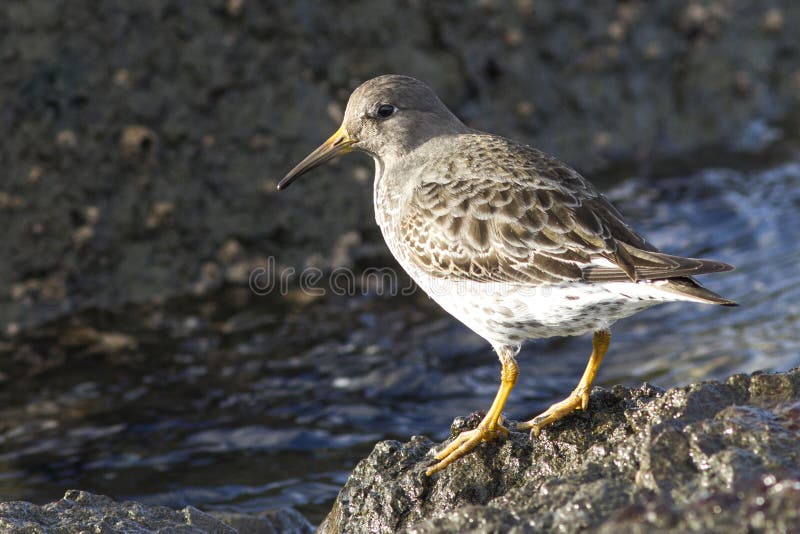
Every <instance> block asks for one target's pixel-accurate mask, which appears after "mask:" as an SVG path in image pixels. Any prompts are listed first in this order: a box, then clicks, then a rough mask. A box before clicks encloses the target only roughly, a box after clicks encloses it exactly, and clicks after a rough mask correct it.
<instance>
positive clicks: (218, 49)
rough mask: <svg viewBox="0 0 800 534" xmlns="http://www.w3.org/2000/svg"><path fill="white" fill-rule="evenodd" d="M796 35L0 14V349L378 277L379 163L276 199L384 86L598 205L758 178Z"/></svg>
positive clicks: (700, 9)
mask: <svg viewBox="0 0 800 534" xmlns="http://www.w3.org/2000/svg"><path fill="white" fill-rule="evenodd" d="M799 23H800V5H798V4H797V2H793V1H791V0H784V1H777V0H776V1H772V2H749V1H744V0H738V1H737V0H716V1H674V0H668V1H656V2H649V1H648V2H643V1H629V2H622V1H621V2H616V1H603V2H590V3H587V2H583V1H575V0H567V1H555V0H553V1H541V0H536V1H534V0H516V1H514V2H494V1H491V0H480V1H473V2H457V3H455V2H423V1H410V0H407V1H403V2H397V3H395V2H375V1H355V2H351V1H347V2H325V3H318V2H312V1H306V2H304V1H300V2H256V1H247V0H220V1H216V2H213V1H212V2H200V3H195V2H183V1H178V0H175V1H170V0H158V1H155V0H152V1H143V2H118V1H102V2H95V1H88V0H86V1H80V0H70V1H68V0H24V1H22V0H19V1H18V0H8V1H5V2H3V5H2V7H0V67H1V68H0V127H2V131H3V132H4V136H3V142H2V143H0V164H2V172H1V173H0V224H1V225H2V227H3V228H4V239H2V240H0V326H2V329H4V330H6V331H11V332H12V333H13V332H14V331H16V330H17V329H20V328H25V327H27V326H29V325H35V324H37V323H40V322H41V321H43V320H46V319H49V318H52V317H55V316H58V315H61V314H65V313H70V312H72V311H74V310H76V309H80V308H85V307H107V306H116V305H119V304H121V303H125V302H130V301H146V300H148V299H153V298H164V297H167V296H170V295H175V294H182V293H186V292H198V291H199V292H202V291H205V290H208V289H210V288H213V287H215V286H217V285H219V284H220V283H221V282H222V281H224V280H226V279H233V280H234V281H236V282H241V281H242V279H245V278H246V276H247V273H248V266H249V264H248V263H247V262H248V261H249V263H258V262H259V261H260V260H261V259H262V258H264V257H266V256H276V257H277V258H278V259H279V260H280V262H282V263H283V264H285V265H294V266H300V265H304V264H318V265H323V266H330V265H341V264H343V263H348V262H352V261H354V260H357V259H358V258H359V257H360V256H363V255H365V254H368V255H374V254H377V255H379V256H387V255H388V253H387V251H386V250H385V249H384V248H383V245H382V242H381V240H380V236H379V233H378V231H377V229H376V227H375V225H374V223H373V216H372V207H371V202H370V200H371V176H372V163H371V161H369V160H367V159H366V158H365V157H354V158H350V159H351V161H347V162H343V163H342V164H341V165H340V166H339V167H336V166H332V167H329V168H326V169H320V170H319V171H317V172H316V173H315V174H314V175H313V176H309V177H307V179H305V180H304V182H305V183H304V184H303V185H302V186H301V187H297V188H293V189H292V190H290V191H289V192H287V193H285V194H282V195H280V196H279V195H278V193H277V192H276V191H275V184H276V181H277V180H279V179H280V177H281V176H282V175H283V173H284V172H285V171H286V170H287V169H289V168H290V167H291V165H292V163H293V162H295V161H297V160H298V158H300V157H301V156H303V155H304V154H305V153H306V152H308V151H309V150H310V149H311V148H313V147H315V146H316V145H317V144H318V143H319V142H321V141H322V140H324V139H325V138H326V137H327V136H328V135H329V134H330V133H331V132H332V131H333V130H334V129H335V128H336V127H337V125H338V121H339V119H340V117H341V115H342V111H343V107H344V105H345V104H346V101H347V96H348V95H349V93H350V91H351V90H352V89H353V88H354V87H356V86H357V85H358V84H359V83H360V82H362V81H364V80H365V79H368V78H370V77H372V76H375V75H378V74H383V73H389V72H396V73H404V74H410V75H413V76H417V77H419V78H421V79H423V80H426V81H427V82H428V83H429V84H430V85H431V86H433V87H434V88H435V90H436V91H437V92H439V94H440V95H441V97H442V99H443V100H444V101H445V102H446V103H447V104H448V105H449V106H450V107H451V108H452V109H453V110H454V111H455V112H456V113H457V114H458V115H459V116H460V117H462V118H463V119H464V120H465V121H466V122H467V123H468V124H470V125H471V126H473V127H476V128H479V129H484V130H488V131H492V132H497V133H501V134H504V135H507V136H511V137H514V138H518V139H523V140H526V141H528V142H530V143H531V144H534V145H535V146H537V147H539V148H541V149H543V150H545V151H549V152H551V153H553V154H555V155H557V156H559V157H560V158H561V159H563V160H565V161H568V162H570V163H571V164H573V165H574V166H576V167H577V168H578V169H579V170H581V171H583V172H584V173H586V174H587V175H588V176H591V177H592V178H594V179H595V180H599V181H601V182H602V179H601V178H603V177H607V176H613V175H615V174H616V175H619V174H620V173H624V172H636V173H642V174H651V173H659V172H665V170H669V171H670V172H674V171H675V169H676V168H678V167H680V168H686V167H697V166H703V165H710V164H720V163H725V162H727V161H729V160H730V159H732V158H733V159H741V158H752V157H754V156H758V157H761V156H762V155H763V154H764V153H765V152H769V150H770V149H771V148H773V147H774V145H775V144H778V143H781V142H783V141H786V140H787V139H794V140H796V138H797V133H798V125H799V124H800V111H799V110H800V34H798V33H797V32H796V31H794V29H796V28H797V27H798V24H799ZM664 162H668V164H665V163H664ZM242 262H245V264H242ZM262 263H263V262H262Z"/></svg>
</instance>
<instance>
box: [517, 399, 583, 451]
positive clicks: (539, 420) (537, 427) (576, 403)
mask: <svg viewBox="0 0 800 534" xmlns="http://www.w3.org/2000/svg"><path fill="white" fill-rule="evenodd" d="M588 407H589V388H583V387H578V388H576V389H575V391H573V392H572V393H570V395H569V397H567V398H566V399H564V400H562V401H559V402H556V403H555V404H552V405H551V406H550V407H549V408H548V409H547V410H545V411H544V412H542V413H541V414H539V415H537V416H536V417H534V418H533V419H531V420H530V421H525V422H524V423H519V424H518V425H517V429H518V430H527V429H530V430H531V439H534V438H538V437H539V433H540V432H541V431H542V429H543V428H544V427H546V426H548V425H552V424H553V423H555V422H556V421H559V420H561V419H563V418H564V417H566V416H568V415H569V414H571V413H572V412H574V411H575V410H585V409H586V408H588Z"/></svg>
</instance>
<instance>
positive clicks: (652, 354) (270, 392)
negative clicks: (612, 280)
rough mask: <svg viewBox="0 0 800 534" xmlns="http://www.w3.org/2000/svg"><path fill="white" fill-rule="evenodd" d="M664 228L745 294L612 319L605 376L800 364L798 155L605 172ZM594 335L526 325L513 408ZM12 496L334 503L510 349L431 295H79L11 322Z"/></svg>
mask: <svg viewBox="0 0 800 534" xmlns="http://www.w3.org/2000/svg"><path fill="white" fill-rule="evenodd" d="M608 195H609V196H610V197H611V198H612V200H613V201H614V202H615V203H616V204H617V205H618V207H620V209H621V210H622V211H623V213H625V214H626V216H627V218H628V219H629V220H631V221H634V222H635V225H636V226H637V228H639V229H640V230H641V231H643V232H644V233H645V235H647V236H648V237H649V238H650V240H651V241H652V242H654V243H655V244H656V245H657V246H659V247H661V248H663V249H665V250H667V251H669V252H671V253H674V254H683V255H688V256H707V257H713V258H715V259H719V260H723V261H726V262H729V263H732V264H734V265H736V266H737V270H736V271H734V272H733V273H727V274H723V275H717V276H711V277H704V279H703V280H704V282H705V283H706V284H707V285H708V286H709V287H710V288H712V289H714V290H715V291H717V292H719V293H721V294H723V295H725V296H727V297H730V298H733V299H735V300H737V301H739V302H740V303H741V306H740V307H739V308H733V309H731V308H721V307H713V306H702V305H693V304H673V305H665V306H660V307H657V308H654V309H650V310H648V311H646V312H644V313H641V314H639V315H637V316H634V317H632V318H630V319H627V320H624V321H621V322H620V323H617V326H616V328H615V331H614V339H613V341H612V346H611V351H610V352H609V355H608V357H607V358H606V362H605V363H604V366H603V368H602V369H601V372H600V376H599V380H598V383H599V384H605V385H609V384H615V383H625V384H637V383H640V382H642V381H644V380H648V381H651V382H654V383H656V384H659V385H661V386H665V387H668V386H673V385H676V384H683V383H687V382H690V381H695V380H699V379H705V378H721V377H724V376H726V375H729V374H731V373H736V372H752V371H755V370H759V369H766V370H785V369H789V368H791V367H793V366H796V365H798V364H800V333H798V329H797V324H798V318H800V267H798V265H800V247H798V242H800V164H798V163H789V164H784V165H781V166H777V167H775V168H772V169H769V170H766V171H759V172H739V171H733V170H727V169H708V170H703V171H701V172H698V173H697V174H694V175H691V176H684V177H676V178H672V179H661V180H658V181H657V182H648V181H643V180H639V179H636V178H632V179H629V180H626V181H625V182H623V183H621V184H618V185H617V186H616V187H614V188H612V189H611V190H610V191H608ZM589 346H590V342H589V339H588V337H586V338H569V339H554V340H542V341H539V342H535V343H531V344H529V345H528V346H526V347H525V348H524V349H523V352H522V354H521V356H520V364H521V377H520V381H519V383H518V386H517V388H516V389H515V390H514V392H513V393H512V397H511V400H510V402H509V404H508V406H507V408H506V413H507V414H508V415H509V416H510V417H512V418H523V417H528V416H531V415H533V414H535V413H536V412H537V411H538V410H540V409H542V408H543V407H544V406H545V405H546V404H547V403H549V402H551V401H553V400H556V399H557V398H560V397H562V396H563V395H565V394H566V393H567V392H569V391H570V390H571V389H572V387H573V386H574V384H575V382H576V381H577V379H578V377H579V376H580V373H581V371H582V369H583V366H584V365H585V361H586V357H587V355H588V352H589ZM0 356H2V358H3V359H2V361H3V362H4V364H3V367H2V369H1V372H0V380H2V384H3V387H2V390H1V391H0V401H1V404H0V406H2V408H0V413H2V417H0V466H2V468H0V499H3V500H8V499H27V500H33V501H37V502H44V501H48V500H52V499H55V498H58V497H59V496H61V495H62V494H63V491H64V490H65V489H66V488H71V487H78V488H82V489H87V490H90V491H93V492H98V493H105V494H108V495H111V496H113V497H115V498H117V499H127V498H132V499H138V500H141V501H144V502H148V503H157V504H164V505H168V506H183V505H186V504H192V505H194V506H197V507H199V508H202V509H225V510H237V511H245V512H257V511H260V510H263V509H265V508H272V507H279V506H286V505H293V506H295V507H297V508H298V509H300V510H301V511H302V512H304V513H305V514H306V515H307V516H308V517H309V518H310V519H311V520H312V521H319V520H320V519H321V518H322V517H323V516H324V514H325V513H326V512H327V509H328V507H329V506H330V503H331V501H332V499H333V498H334V497H335V495H336V492H337V491H338V489H339V487H340V486H341V485H342V484H343V483H344V481H345V479H346V477H347V474H348V473H349V471H350V470H351V469H352V468H353V466H354V465H355V463H356V462H357V461H358V460H359V459H360V458H362V457H364V456H365V455H366V454H367V453H368V452H369V451H370V450H371V448H372V446H373V445H374V443H375V442H376V441H378V440H380V439H386V438H396V439H403V440H406V439H408V438H409V437H410V436H411V435H413V434H427V435H429V436H431V437H433V438H436V439H442V438H443V437H445V436H446V434H447V432H448V428H449V424H450V422H451V421H452V419H453V418H454V417H455V416H458V415H465V414H467V413H469V412H471V411H473V410H485V409H486V408H487V407H488V406H489V403H490V402H491V399H492V398H493V396H494V393H495V391H496V388H497V383H498V372H499V365H498V363H497V361H496V358H495V356H494V355H493V354H492V353H491V351H490V349H489V347H488V346H487V344H486V343H485V342H483V341H482V340H481V339H479V338H478V337H477V336H475V335H474V334H472V333H470V332H469V331H467V330H466V329H465V328H464V327H462V326H460V325H459V324H457V323H456V322H455V321H454V320H452V319H450V318H449V317H447V316H445V315H444V314H443V312H441V311H439V310H438V308H437V307H436V306H435V305H434V304H433V303H431V302H430V301H429V300H428V299H427V298H426V297H424V296H423V295H419V294H417V295H412V296H402V297H392V298H387V297H379V296H362V297H337V296H330V297H325V298H321V299H315V300H311V301H309V300H308V299H304V298H299V297H298V296H297V295H294V296H290V297H279V296H256V295H254V294H252V293H250V292H249V291H248V290H246V289H243V288H228V289H226V290H223V291H219V292H217V293H215V294H212V295H207V296H204V297H202V298H182V299H176V300H173V301H170V302H167V303H162V304H151V305H139V306H129V307H125V308H123V309H119V310H114V311H104V312H100V311H93V312H86V313H82V314H80V315H77V316H75V317H69V318H66V319H63V320H60V321H57V322H55V323H52V324H49V325H45V326H43V327H40V328H37V329H36V330H35V331H31V332H24V333H23V334H21V335H19V336H18V337H17V338H15V339H6V340H2V341H0Z"/></svg>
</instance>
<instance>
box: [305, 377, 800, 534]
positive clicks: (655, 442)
mask: <svg viewBox="0 0 800 534" xmlns="http://www.w3.org/2000/svg"><path fill="white" fill-rule="evenodd" d="M478 420H479V418H477V417H467V418H465V419H457V420H456V422H455V423H454V425H453V429H452V430H453V434H455V433H456V432H457V431H460V430H462V429H463V428H467V427H470V426H472V425H474V424H476V423H477V422H478ZM798 443H800V369H794V370H792V371H789V372H787V373H778V374H754V375H752V376H746V375H735V376H732V377H730V378H729V379H727V380H726V381H724V382H702V383H698V384H693V385H690V386H686V387H681V388H675V389H670V390H668V391H663V390H659V389H657V388H654V387H651V386H648V385H643V386H641V387H639V388H635V389H626V388H623V387H615V388H612V389H610V390H603V389H599V388H595V390H594V392H593V394H592V397H591V402H590V407H589V412H588V413H586V414H579V415H576V416H574V417H571V418H569V419H566V420H564V421H562V422H560V423H557V424H556V425H554V426H553V427H551V428H549V429H547V430H544V431H543V432H542V434H541V436H540V437H539V438H538V439H536V440H534V441H531V440H530V439H529V438H528V435H527V434H522V433H516V432H512V433H511V434H510V436H509V439H507V440H505V441H502V442H498V443H489V444H484V445H482V446H481V447H479V448H478V449H477V450H476V451H474V452H473V454H470V455H468V456H467V457H465V458H463V459H461V460H459V461H458V462H455V463H454V464H453V465H451V466H450V467H448V468H447V469H446V470H445V471H444V472H442V473H441V474H440V475H438V476H434V477H433V478H429V477H427V476H425V474H424V472H425V469H426V467H427V466H428V465H430V463H431V450H432V448H434V447H436V448H438V447H439V446H440V445H439V444H434V443H431V442H430V441H429V440H428V439H426V438H424V437H414V438H412V439H411V441H409V442H407V443H399V442H396V441H384V442H382V443H379V444H378V445H377V446H376V447H375V449H374V450H373V452H372V453H371V454H370V455H369V457H368V458H366V459H364V460H363V461H361V462H360V463H359V464H358V466H357V467H356V469H355V470H354V471H353V474H352V475H351V477H350V479H349V480H348V481H347V483H346V484H345V487H344V488H343V489H342V491H341V492H340V494H339V496H338V498H337V499H336V502H335V504H334V507H333V510H332V511H331V513H330V514H329V515H328V517H327V519H326V520H325V521H324V523H323V524H322V525H321V526H320V528H319V532H325V533H333V532H396V531H407V532H415V533H423V532H467V531H472V532H520V533H521V532H579V531H583V530H586V529H589V530H591V531H599V532H605V533H616V532H642V533H644V532H655V531H658V532H664V531H668V532H687V531H693V532H721V533H722V532H725V533H730V532H792V531H797V530H798V529H800V446H798Z"/></svg>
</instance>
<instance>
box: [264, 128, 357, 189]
mask: <svg viewBox="0 0 800 534" xmlns="http://www.w3.org/2000/svg"><path fill="white" fill-rule="evenodd" d="M353 143H355V140H354V139H353V138H351V137H350V136H349V135H348V134H347V130H345V129H344V125H342V126H340V127H339V129H338V130H336V133H334V134H333V135H332V136H330V137H329V138H328V140H327V141H325V142H324V143H322V144H321V145H320V146H319V148H317V149H316V150H315V151H314V152H312V153H311V154H309V155H308V156H306V157H305V159H304V160H303V161H301V162H300V163H298V164H297V166H296V167H295V168H294V169H292V170H291V171H289V174H287V175H286V176H284V177H283V180H281V181H280V182H279V183H278V190H279V191H282V190H284V189H286V188H287V187H289V186H290V185H291V184H292V182H294V181H295V180H296V179H297V178H298V177H299V176H300V175H301V174H305V173H307V172H308V171H310V170H311V169H316V168H317V167H319V166H320V165H322V164H324V163H327V162H329V161H330V160H332V159H333V158H335V157H336V156H338V155H340V154H347V153H348V152H350V151H351V150H352V148H350V147H351V145H352V144H353Z"/></svg>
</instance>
